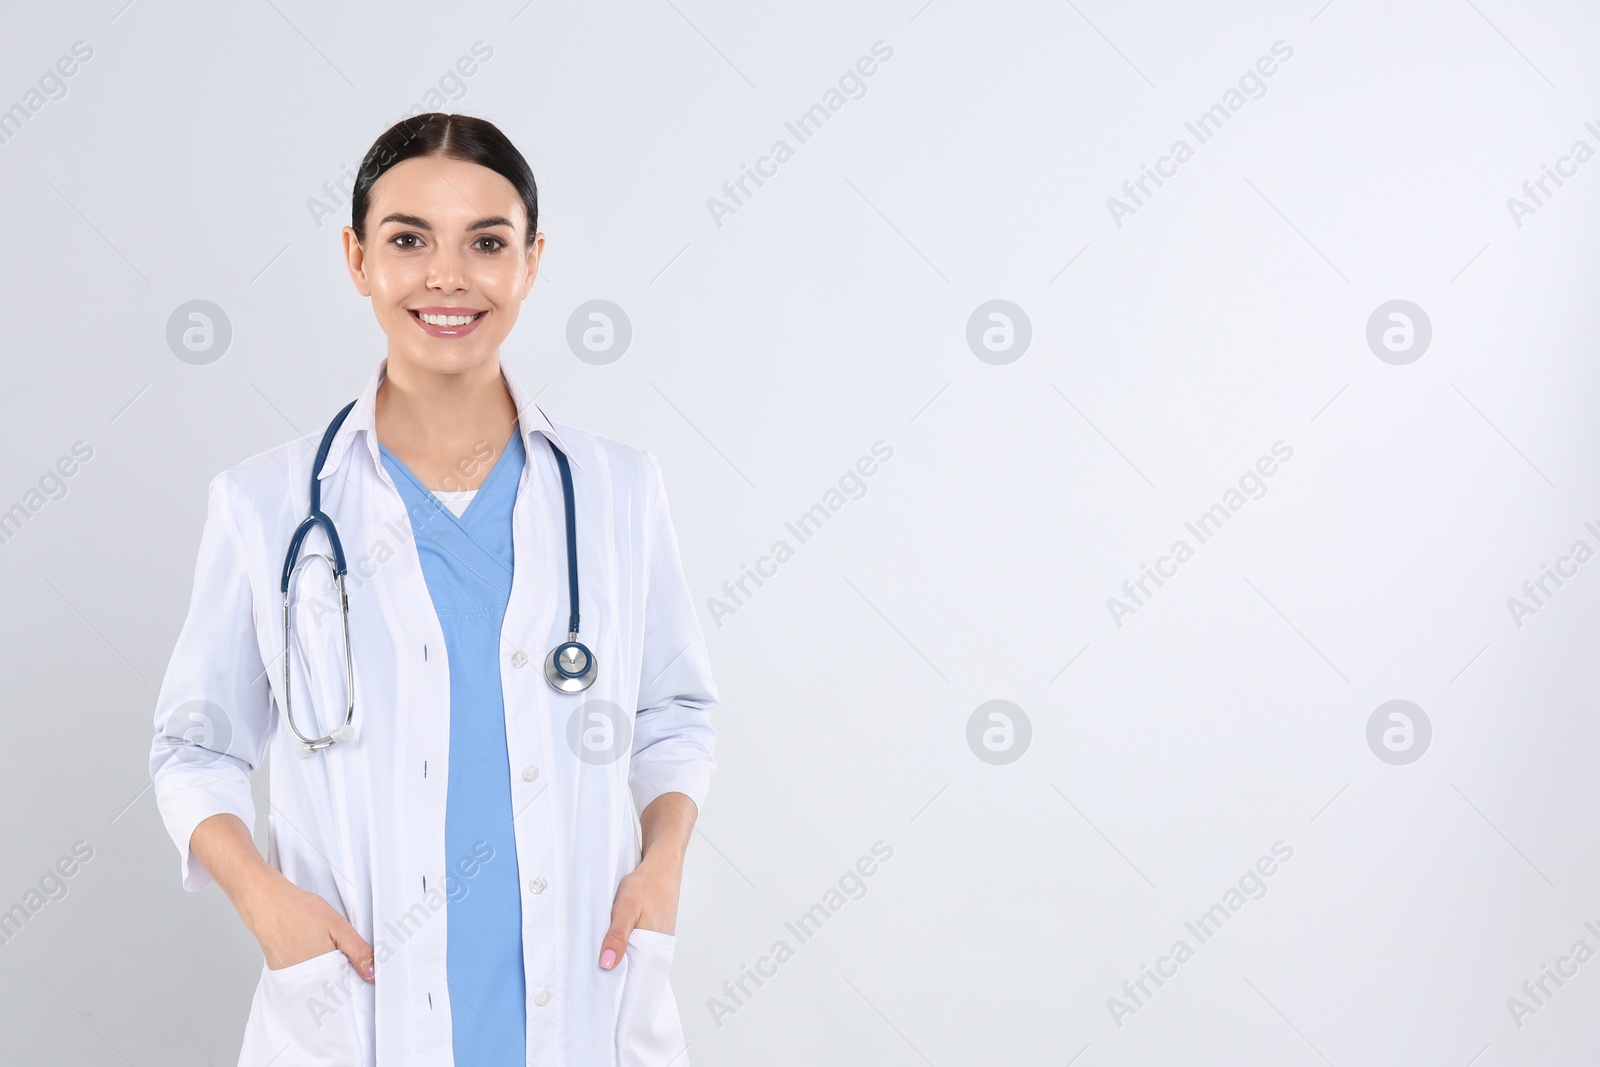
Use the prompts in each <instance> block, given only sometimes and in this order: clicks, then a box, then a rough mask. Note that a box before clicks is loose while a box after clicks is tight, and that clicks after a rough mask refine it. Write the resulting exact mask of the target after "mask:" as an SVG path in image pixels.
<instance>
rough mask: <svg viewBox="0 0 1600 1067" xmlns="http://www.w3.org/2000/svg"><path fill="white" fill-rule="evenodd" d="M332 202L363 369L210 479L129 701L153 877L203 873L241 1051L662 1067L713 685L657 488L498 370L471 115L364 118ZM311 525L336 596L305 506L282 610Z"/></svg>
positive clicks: (511, 186)
mask: <svg viewBox="0 0 1600 1067" xmlns="http://www.w3.org/2000/svg"><path fill="white" fill-rule="evenodd" d="M351 208H352V217H351V225H350V226H349V227H347V228H346V229H345V230H344V249H345V255H346V259H347V264H348V267H349V270H350V277H351V279H352V280H353V281H354V282H355V286H356V289H357V290H358V291H359V292H360V293H361V294H362V295H363V296H366V297H370V298H371V300H372V308H373V311H374V313H375V314H376V315H377V318H378V322H379V325H381V326H382V328H383V330H384V332H385V333H386V334H387V335H388V353H387V357H386V358H385V359H384V361H383V362H382V363H381V364H379V366H378V367H377V369H376V371H375V372H374V374H373V376H372V379H371V381H370V382H369V384H368V385H367V388H366V391H365V392H364V393H363V394H362V395H361V396H360V397H359V398H358V399H357V400H356V401H354V403H353V405H352V406H351V407H350V409H349V410H348V412H347V413H342V414H341V418H340V419H335V421H334V423H333V424H330V426H329V427H328V428H327V430H326V431H324V430H322V429H320V428H319V430H318V432H317V433H315V434H313V435H310V436H307V437H303V438H301V439H299V440H297V441H293V442H291V443H289V444H287V445H284V446H282V447H279V448H275V449H272V450H270V451H267V452H263V453H261V454H260V455H257V456H254V457H252V458H250V459H247V460H245V461H244V462H242V463H240V464H238V465H237V466H235V467H233V468H231V469H229V470H226V471H224V472H222V473H221V474H219V475H218V476H217V477H216V478H215V479H213V480H212V482H211V485H210V497H209V505H208V510H207V516H206V523H205V528H204V531H203V533H202V537H201V544H200V555H199V562H198V565H197V568H196V572H195V584H194V592H193V596H192V599H191V602H190V607H189V614H188V618H187V620H186V622H185V623H184V626H183V629H182V632H181V633H180V635H179V638H178V643H177V646H176V648H175V650H174V652H173V656H172V661H171V664H170V665H169V667H168V669H167V674H166V677H165V679H164V681H163V684H162V687H161V693H160V698H159V702H158V705H157V708H156V716H155V721H156V737H155V742H154V745H153V747H152V750H151V756H150V766H151V776H152V779H153V781H154V784H155V795H156V799H157V803H158V805H159V807H160V809H161V814H162V818H163V820H164V821H165V823H166V826H167V830H168V832H169V833H170V834H171V835H172V838H173V841H174V842H175V843H176V845H177V847H178V852H179V855H180V856H181V857H182V869H183V885H184V888H185V889H188V890H191V891H194V890H199V889H203V888H204V887H205V886H206V885H207V884H209V883H210V882H211V881H213V880H215V881H216V882H218V883H219V884H221V886H222V888H223V890H224V891H225V892H226V893H227V894H228V897H229V899H230V900H231V901H232V902H233V904H234V905H235V907H236V908H237V909H238V912H239V916H240V918H241V919H242V920H243V922H244V923H245V925H246V926H247V927H248V928H249V930H250V932H251V933H252V934H254V935H255V937H256V939H257V940H258V941H259V942H260V944H261V951H262V955H263V956H264V957H265V959H264V965H263V968H262V973H261V978H260V981H259V983H258V985H257V988H256V994H255V1001H254V1003H253V1004H252V1006H251V1011H250V1019H249V1023H248V1024H247V1026H246V1029H245V1038H244V1049H243V1053H242V1055H241V1058H240V1064H241V1065H242V1067H250V1065H257V1064H262V1065H264V1064H267V1063H269V1062H270V1063H272V1064H273V1065H274V1067H292V1065H295V1064H312V1063H316V1064H340V1065H351V1064H374V1063H382V1064H384V1065H385V1067H388V1065H410V1064H419V1065H420V1064H429V1065H432V1064H450V1063H452V1062H453V1063H457V1064H461V1065H463V1067H466V1065H471V1067H488V1065H498V1064H519V1065H520V1064H524V1063H528V1064H551V1065H554V1064H573V1065H579V1064H584V1065H588V1064H596V1065H600V1064H619V1065H641V1067H642V1065H648V1064H660V1065H666V1064H668V1063H672V1064H674V1067H683V1065H685V1064H686V1063H687V1058H686V1057H684V1056H683V1055H682V1052H683V1048H684V1042H683V1035H682V1029H681V1025H680V1022H679V1019H678V1014H677V1007H676V1004H675V1002H674V1000H673V997H672V992H671V989H670V987H669V986H668V984H667V970H668V967H669V965H670V963H671V958H672V952H673V945H674V936H673V935H674V926H675V921H676V915H677V902H678V890H679V882H680V877H681V873H682V865H683V857H684V851H685V848H686V847H687V844H688V839H689V834H690V831H691V829H692V827H693V824H694V820H695V817H696V815H697V814H698V811H699V806H700V804H701V803H702V802H703V801H704V798H705V794H706V790H707V786H708V784H709V779H710V773H711V771H712V769H713V768H714V767H715V766H716V763H715V760H714V758H713V755H712V752H713V743H714V739H715V734H714V732H713V730H712V727H711V724H710V719H709V712H710V709H711V708H712V707H713V706H714V705H715V703H716V688H715V685H714V684H713V682H712V679H711V674H710V669H709V666H708V663H707V657H706V650H705V642H704V638H703V636H702V634H701V631H700V625H699V621H698V619H697V617H696V615H695V610H694V605H693V602H692V600H691V598H690V594H689V590H688V587H687V583H686V582H685V580H684V575H683V570H682V566H681V564H680V562H679V559H678V552H677V543H676V539H675V537H674V534H673V529H672V524H671V520H670V517H669V514H668V509H667V499H666V495H665V492H664V489H663V486H662V481H661V473H660V468H659V466H658V465H657V463H656V461H655V458H654V456H653V455H651V454H650V453H648V452H644V451H641V450H639V449H635V448H631V447H628V446H626V445H622V444H619V443H617V442H615V441H612V440H610V439H607V438H604V437H600V436H598V435H595V434H591V433H586V432H584V431H582V430H577V429H574V428H573V427H570V426H566V425H560V426H557V425H555V424H552V423H551V422H550V421H549V419H547V418H546V417H545V415H544V413H543V412H542V411H540V410H539V409H538V408H537V407H536V406H534V404H533V402H532V398H531V397H530V396H529V395H528V394H527V393H526V392H525V391H524V390H523V389H522V388H521V387H520V386H519V385H518V384H517V382H516V381H515V380H514V379H513V378H512V377H511V375H509V374H508V373H506V371H505V369H504V368H503V367H502V366H501V364H500V346H501V342H502V341H504V340H505V337H506V335H507V334H508V333H510V331H511V328H512V326H513V325H514V324H515V323H516V320H517V314H518V311H519V310H520V308H521V307H522V301H523V300H524V299H525V298H526V297H527V295H528V293H529V292H530V291H531V290H532V288H533V282H534V277H535V275H536V274H537V272H538V267H539V257H540V254H541V252H542V251H543V248H544V235H543V234H541V233H539V232H537V228H538V200H537V191H536V188H535V185H534V179H533V174H532V172H531V171H530V170H529V168H528V164H527V162H526V161H525V160H524V159H523V157H522V155H521V154H520V153H519V152H518V151H517V150H516V148H515V147H513V146H512V145H511V143H510V142H509V141H508V140H507V139H506V138H505V136H504V135H503V134H502V133H501V132H500V131H499V130H498V129H496V128H495V127H494V126H493V125H492V124H490V123H488V122H485V121H483V120H481V119H475V118H469V117H466V116H461V115H440V114H428V115H421V116H417V117H415V118H412V119H407V120H404V121H402V122H400V123H398V124H396V125H395V126H394V127H393V128H391V129H390V130H388V131H387V132H385V133H384V134H383V135H382V136H381V137H379V138H378V140H377V142H376V143H374V144H373V146H372V148H371V150H370V151H369V152H368V153H367V155H366V158H365V160H363V163H362V167H361V172H360V175H359V177H358V181H357V183H356V186H355V189H354V192H353V200H352V204H351ZM319 449H320V450H321V451H322V453H323V454H322V455H320V456H319ZM313 484H315V485H316V487H317V494H316V496H315V497H314V496H313V494H312V486H313ZM568 486H570V489H568ZM569 500H570V504H569V503H568V501H569ZM319 506H320V512H321V513H322V514H324V515H326V516H327V518H328V519H329V520H331V523H332V525H333V526H334V527H335V528H336V536H337V538H338V541H339V546H338V547H339V549H340V550H342V555H343V557H344V560H345V565H346V566H347V567H348V578H347V589H345V590H339V589H337V588H335V587H334V586H333V585H332V584H331V583H330V582H329V580H328V578H329V574H330V572H331V571H332V570H333V567H332V566H331V565H329V564H327V563H326V562H325V561H326V559H327V557H328V556H329V555H332V556H333V557H334V558H337V557H338V556H339V555H340V552H337V551H334V550H333V549H334V546H333V542H332V540H331V539H330V538H329V536H328V530H327V528H326V527H325V526H323V525H320V524H319V523H318V522H317V521H316V520H314V521H313V522H312V524H311V525H310V528H309V529H308V530H307V531H306V532H305V533H304V541H303V543H301V544H299V550H300V551H299V555H298V560H299V562H298V563H297V564H296V566H295V567H294V568H293V570H294V581H293V584H292V586H291V590H292V596H291V597H287V598H286V595H285V594H284V592H283V591H282V586H283V582H284V581H285V572H286V570H287V569H288V565H287V564H286V563H285V554H286V552H287V551H288V550H289V547H290V543H291V540H292V539H295V538H296V530H297V528H298V527H300V526H301V524H302V522H303V521H304V520H306V517H307V516H308V514H310V513H311V512H313V511H316V510H318V508H319ZM569 507H570V509H571V512H570V513H571V524H570V526H569V520H568V514H569V511H568V509H569ZM569 531H575V532H576V538H575V540H574V539H572V534H571V533H570V532H569ZM574 549H575V554H576V555H575V559H574V561H573V562H574V563H575V565H576V576H574V575H573V574H572V573H571V570H570V569H569V562H568V552H569V551H573V550H574ZM575 577H578V578H579V579H580V580H579V581H578V582H577V585H576V586H574V585H573V579H574V578H575ZM577 589H581V598H574V597H573V596H572V593H573V592H575V591H576V590H577ZM346 592H347V593H348V600H347V605H348V616H346V615H345V614H344V612H343V611H342V610H341V600H342V599H343V594H344V593H346ZM289 600H292V602H293V610H292V612H288V611H286V609H285V607H284V605H285V603H286V602H288V601H289ZM569 601H573V602H572V603H569ZM580 606H581V620H580V619H578V618H576V617H575V616H576V615H577V613H578V612H579V610H580ZM291 614H292V620H290V621H291V622H292V625H293V631H292V632H293V639H292V641H289V642H288V644H287V646H286V638H285V619H286V616H288V615H291ZM346 618H347V621H346ZM580 621H581V638H580V637H579V636H578V634H577V633H576V632H575V631H578V629H579V624H580ZM346 627H348V635H349V636H348V642H349V646H348V647H349V652H350V662H351V663H352V665H353V672H352V673H353V703H352V701H351V700H350V698H349V695H348V693H347V689H346V685H347V676H346V675H345V673H344V663H345V655H344V653H345V645H344V633H345V629H346ZM558 646H559V650H560V651H561V656H560V657H559V662H560V664H561V667H560V668H559V669H558V668H557V667H556V665H555V660H554V659H553V657H555V656H556V654H555V653H554V652H550V651H549V650H552V649H557V648H558ZM591 661H592V662H591ZM584 685H587V688H581V686H584ZM286 703H287V708H286V707H285V705H286ZM352 707H353V711H351V710H350V709H351V708H352ZM624 709H626V710H624ZM286 710H287V712H288V713H289V714H288V715H285V714H284V712H285V711H286ZM347 717H348V718H349V719H350V723H349V726H348V727H342V724H344V723H345V721H346V719H347ZM304 741H313V742H316V743H315V744H313V745H310V746H307V745H306V744H304V743H303V742H304ZM308 749H309V750H308ZM269 751H270V752H271V754H272V759H271V762H270V768H271V771H270V798H271V799H270V812H269V816H268V839H267V841H268V843H267V856H266V858H265V859H263V857H262V856H261V855H260V853H259V852H258V851H257V849H256V847H255V844H254V842H253V840H252V838H251V832H250V827H251V826H253V824H254V816H255V804H254V801H253V798H252V795H251V784H250V777H249V776H250V772H251V771H253V770H254V769H255V768H256V767H257V766H258V765H259V764H260V762H261V760H262V757H263V755H264V754H265V753H267V752H269ZM630 801H631V807H630ZM635 811H637V813H638V818H637V819H636V818H635Z"/></svg>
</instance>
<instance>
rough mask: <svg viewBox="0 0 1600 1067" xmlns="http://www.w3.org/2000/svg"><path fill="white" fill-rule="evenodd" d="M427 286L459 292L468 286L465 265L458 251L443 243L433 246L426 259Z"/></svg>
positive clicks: (443, 290) (440, 290)
mask: <svg viewBox="0 0 1600 1067" xmlns="http://www.w3.org/2000/svg"><path fill="white" fill-rule="evenodd" d="M428 288H429V289H434V290H438V291H439V292H444V293H459V292H462V291H464V290H466V289H467V288H468V286H467V272H466V267H465V264H464V262H463V259H462V256H461V253H460V252H459V251H457V250H455V249H453V248H450V247H448V246H445V245H438V246H435V248H434V252H433V255H432V256H431V257H429V259H428Z"/></svg>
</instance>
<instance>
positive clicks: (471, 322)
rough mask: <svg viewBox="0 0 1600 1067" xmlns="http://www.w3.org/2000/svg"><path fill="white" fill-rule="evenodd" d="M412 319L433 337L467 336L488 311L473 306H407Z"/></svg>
mask: <svg viewBox="0 0 1600 1067" xmlns="http://www.w3.org/2000/svg"><path fill="white" fill-rule="evenodd" d="M406 311H407V314H409V315H410V316H411V321H412V322H414V323H416V324H417V325H418V326H420V327H421V328H422V330H423V332H424V333H427V334H428V335H429V336H432V337H465V336H466V335H467V334H469V333H471V332H472V331H473V330H475V329H477V328H478V323H479V322H482V321H483V317H484V316H485V315H487V314H488V312H487V311H475V310H473V309H472V308H448V307H430V308H407V309H406Z"/></svg>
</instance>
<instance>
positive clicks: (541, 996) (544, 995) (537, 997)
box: [533, 989, 550, 1008]
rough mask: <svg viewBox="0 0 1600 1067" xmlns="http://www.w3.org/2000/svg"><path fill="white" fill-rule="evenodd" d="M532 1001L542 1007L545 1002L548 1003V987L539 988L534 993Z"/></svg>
mask: <svg viewBox="0 0 1600 1067" xmlns="http://www.w3.org/2000/svg"><path fill="white" fill-rule="evenodd" d="M533 1002H534V1003H535V1004H537V1005H539V1007H541V1008H542V1007H544V1006H545V1005H546V1004H548V1003H550V990H548V989H541V990H539V992H537V993H535V994H534V997H533Z"/></svg>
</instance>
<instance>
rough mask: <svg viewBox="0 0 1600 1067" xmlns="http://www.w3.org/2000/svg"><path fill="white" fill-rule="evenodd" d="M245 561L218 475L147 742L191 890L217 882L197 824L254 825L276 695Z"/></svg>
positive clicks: (161, 804) (223, 478)
mask: <svg viewBox="0 0 1600 1067" xmlns="http://www.w3.org/2000/svg"><path fill="white" fill-rule="evenodd" d="M245 560H246V555H245V550H244V542H243V539H242V538H241V537H240V534H239V529H238V526H237V525H236V523H235V522H234V519H233V514H232V512H231V510H230V508H229V499H228V483H227V475H226V473H224V474H219V475H217V476H216V477H215V478H213V479H212V481H211V486H210V489H209V497H208V500H207V505H206V521H205V528H204V530H203V532H202V533H201V535H200V552H199V558H198V560H197V562H196V564H195V574H194V589H193V592H192V594H191V595H190V600H189V614H188V617H187V618H186V619H185V620H184V623H183V628H182V630H181V631H180V632H179V634H178V642H177V645H176V646H175V647H174V648H173V652H172V659H171V660H170V661H169V662H168V664H167V673H166V676H165V677H164V678H163V679H162V682H161V691H160V694H159V695H158V697H157V698H156V713H155V741H154V743H153V744H152V745H151V748H150V779H151V781H152V783H153V784H154V786H155V798H156V806H157V807H158V808H159V809H160V812H161V819H162V821H163V822H164V823H165V824H166V828H167V833H168V834H170V835H171V836H172V840H173V843H174V844H176V845H177V846H178V855H179V856H180V857H181V860H182V873H183V888H184V889H186V890H189V891H190V892H196V891H198V890H201V889H204V888H205V887H206V886H208V885H210V884H211V882H212V881H213V879H212V876H211V872H210V871H208V870H206V869H205V865H204V864H202V863H201V862H200V861H199V860H198V859H196V858H195V855H194V853H193V852H191V851H190V850H189V838H190V837H191V836H192V835H193V834H194V829H195V827H196V826H198V825H199V824H200V823H201V822H202V821H204V820H205V819H207V818H210V817H211V816H212V815H216V814H219V813H222V812H232V813H233V814H235V815H237V816H238V817H239V818H240V819H241V820H243V822H244V824H245V826H247V827H251V828H254V826H255V802H254V800H253V798H252V797H251V787H250V772H251V771H253V770H254V769H255V767H256V765H257V764H258V763H259V762H260V761H261V757H262V753H263V751H264V749H265V746H266V740H267V734H268V731H269V729H270V725H271V718H270V715H271V696H270V692H269V687H268V683H267V676H266V668H265V667H264V666H263V665H262V662H261V654H260V651H259V648H258V646H257V644H256V636H255V625H254V623H253V621H252V620H253V612H252V595H251V591H250V580H249V576H248V573H247V569H246V565H245Z"/></svg>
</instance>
